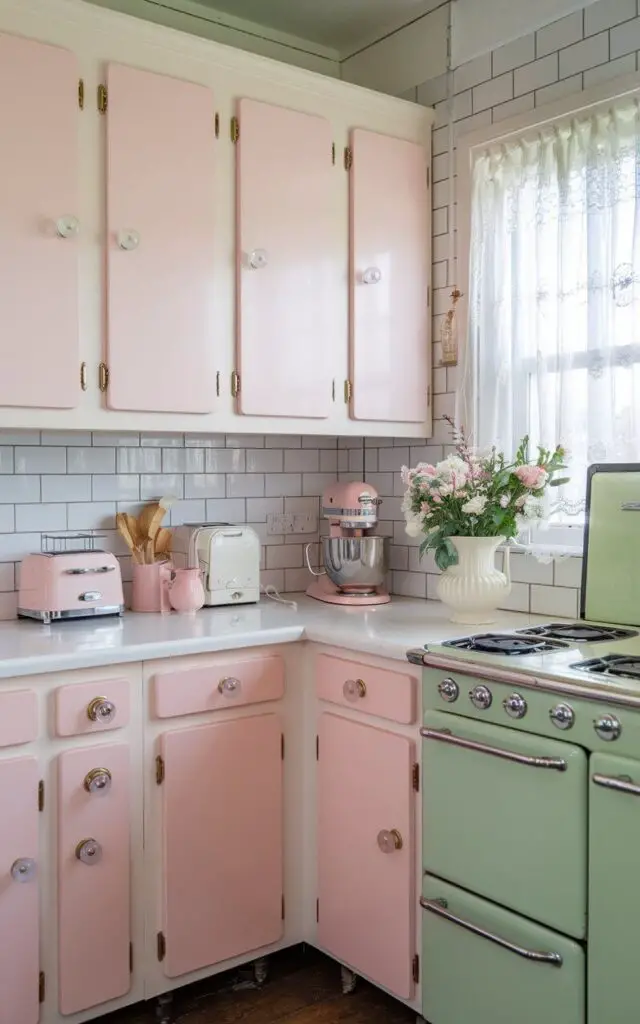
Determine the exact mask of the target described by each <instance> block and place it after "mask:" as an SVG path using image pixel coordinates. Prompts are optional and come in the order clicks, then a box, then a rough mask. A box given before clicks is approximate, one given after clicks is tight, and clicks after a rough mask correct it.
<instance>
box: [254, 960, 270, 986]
mask: <svg viewBox="0 0 640 1024" xmlns="http://www.w3.org/2000/svg"><path fill="white" fill-rule="evenodd" d="M268 976H269V961H268V960H267V958H266V956H260V957H258V959H257V960H254V961H253V980H254V981H255V983H256V985H258V986H260V985H264V983H265V981H266V980H267V977H268Z"/></svg>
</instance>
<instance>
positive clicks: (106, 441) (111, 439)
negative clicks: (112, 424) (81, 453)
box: [93, 430, 140, 448]
mask: <svg viewBox="0 0 640 1024" xmlns="http://www.w3.org/2000/svg"><path fill="white" fill-rule="evenodd" d="M139 444H140V434H134V433H132V432H131V431H126V432H119V433H118V432H114V431H111V430H108V431H104V432H103V433H99V434H94V435H93V446H94V448H113V447H115V448H121V447H127V446H129V445H131V447H133V448H137V447H138V446H139Z"/></svg>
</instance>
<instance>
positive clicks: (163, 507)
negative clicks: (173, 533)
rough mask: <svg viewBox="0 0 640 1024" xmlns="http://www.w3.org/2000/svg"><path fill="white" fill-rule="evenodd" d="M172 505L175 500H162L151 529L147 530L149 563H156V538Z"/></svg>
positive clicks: (153, 517) (154, 515)
mask: <svg viewBox="0 0 640 1024" xmlns="http://www.w3.org/2000/svg"><path fill="white" fill-rule="evenodd" d="M172 504H173V498H160V501H159V502H158V504H157V507H156V510H155V512H154V513H153V515H152V516H151V522H150V523H149V528H148V530H147V538H148V540H147V543H146V548H145V550H146V558H147V561H148V562H154V561H155V546H156V536H157V534H158V530H159V529H160V526H161V524H162V520H163V519H164V516H165V513H166V512H168V511H169V509H170V508H171V506H172Z"/></svg>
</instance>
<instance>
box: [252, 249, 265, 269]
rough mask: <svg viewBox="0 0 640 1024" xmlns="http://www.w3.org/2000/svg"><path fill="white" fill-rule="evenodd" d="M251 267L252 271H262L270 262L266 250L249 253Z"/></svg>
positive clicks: (255, 250)
mask: <svg viewBox="0 0 640 1024" xmlns="http://www.w3.org/2000/svg"><path fill="white" fill-rule="evenodd" d="M248 262H249V266H250V268H251V270H262V269H263V268H264V267H266V265H267V263H268V262H269V256H268V254H267V250H266V249H254V250H253V251H252V252H250V253H249V261H248Z"/></svg>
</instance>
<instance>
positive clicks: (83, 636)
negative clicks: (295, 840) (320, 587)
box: [0, 595, 545, 679]
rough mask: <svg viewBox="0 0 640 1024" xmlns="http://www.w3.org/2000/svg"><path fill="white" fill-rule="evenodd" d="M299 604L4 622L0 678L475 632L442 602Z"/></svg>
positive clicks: (381, 646) (505, 620) (385, 646)
mask: <svg viewBox="0 0 640 1024" xmlns="http://www.w3.org/2000/svg"><path fill="white" fill-rule="evenodd" d="M294 599H295V600H296V601H297V609H293V608H291V607H288V606H286V605H284V604H278V603H277V602H275V601H272V600H268V599H263V600H262V601H260V603H259V604H258V605H245V606H243V607H234V608H208V609H204V608H203V609H202V610H201V611H199V612H196V613H195V614H194V615H178V614H176V613H175V612H174V613H171V614H168V615H145V614H141V613H133V612H127V613H126V614H125V615H124V616H123V617H122V619H113V618H108V619H102V620H91V619H84V620H82V621H79V622H59V623H55V624H54V625H51V626H43V625H41V624H40V623H37V622H30V621H27V620H24V621H14V622H5V623H2V624H0V678H5V679H6V678H8V677H11V676H14V677H15V676H26V675H39V674H42V673H45V672H60V671H66V670H69V669H76V668H89V667H96V666H100V665H109V664H117V663H120V664H122V663H123V662H131V661H149V660H151V659H154V658H166V657H171V656H176V655H180V654H201V653H205V652H212V651H225V650H233V649H237V648H242V647H258V646H261V645H264V644H283V643H293V642H294V641H296V640H313V641H316V642H317V643H323V644H330V645H333V646H336V647H345V648H347V649H349V650H353V651H361V652H363V653H366V654H378V655H382V656H383V657H387V658H398V659H402V660H404V658H405V654H406V652H407V650H408V649H409V648H410V647H422V646H423V644H426V643H435V642H437V641H438V640H447V639H450V638H451V637H456V636H466V635H468V634H469V633H472V632H474V627H473V626H460V625H454V624H453V623H451V622H449V619H448V613H447V611H446V609H445V608H444V606H443V605H441V604H440V603H439V602H438V601H423V600H419V599H414V598H403V597H396V598H394V599H393V601H392V602H391V604H388V605H379V606H370V607H368V608H352V607H346V606H338V605H329V604H322V603H321V602H320V601H314V600H313V599H312V598H309V597H305V596H304V595H294ZM544 621H545V619H544V618H541V617H540V616H535V615H526V614H519V613H514V612H498V615H497V618H496V622H495V623H494V624H493V625H492V626H491V627H490V628H491V629H492V630H509V629H517V628H519V627H521V626H525V625H527V623H530V622H544ZM475 631H476V632H477V631H478V627H475Z"/></svg>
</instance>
